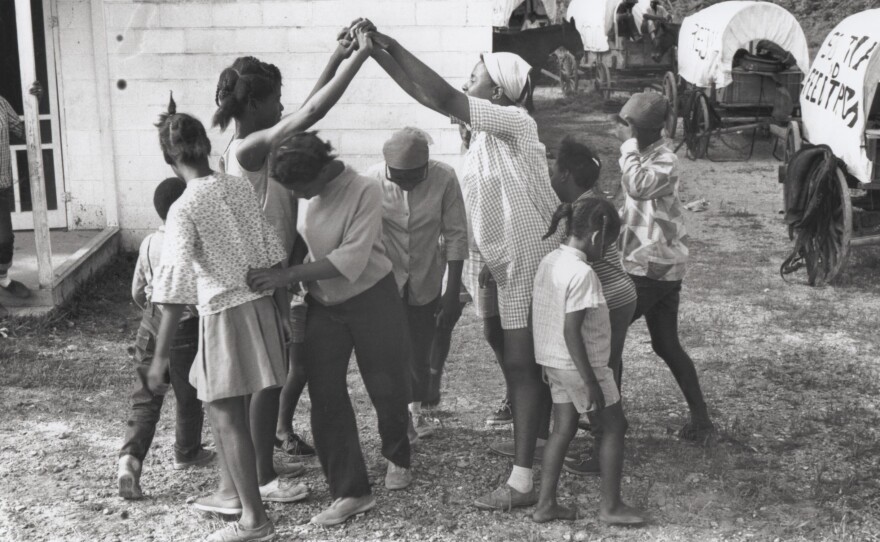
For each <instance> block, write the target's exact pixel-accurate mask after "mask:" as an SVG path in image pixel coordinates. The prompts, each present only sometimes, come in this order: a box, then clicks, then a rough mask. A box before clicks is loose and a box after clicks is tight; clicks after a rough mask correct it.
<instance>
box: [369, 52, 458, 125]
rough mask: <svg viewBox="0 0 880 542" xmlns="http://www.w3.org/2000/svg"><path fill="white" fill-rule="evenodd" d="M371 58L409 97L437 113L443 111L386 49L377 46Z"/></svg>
mask: <svg viewBox="0 0 880 542" xmlns="http://www.w3.org/2000/svg"><path fill="white" fill-rule="evenodd" d="M373 59H374V60H375V61H376V63H377V64H379V66H381V67H382V69H383V70H385V72H386V73H388V75H390V76H391V79H393V80H394V82H395V83H397V84H398V85H399V86H400V88H402V89H403V91H404V92H406V93H407V94H409V95H410V97H411V98H413V99H414V100H415V101H417V102H419V103H420V104H422V105H424V106H425V107H427V108H429V109H433V110H434V111H437V112H438V113H443V111H441V110H440V104H438V103H436V102H435V101H434V99H433V98H432V97H431V96H429V95H428V94H426V93H425V92H424V91H423V90H422V89H421V87H419V86H418V85H416V84H415V83H414V82H413V80H412V79H410V78H409V76H408V75H407V74H406V72H404V71H403V68H401V67H400V64H398V63H397V61H396V60H394V57H393V56H391V55H390V54H389V53H388V51H386V50H384V49H379V48H376V49H374V50H373Z"/></svg>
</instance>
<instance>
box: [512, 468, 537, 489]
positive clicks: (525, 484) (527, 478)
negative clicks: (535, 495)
mask: <svg viewBox="0 0 880 542" xmlns="http://www.w3.org/2000/svg"><path fill="white" fill-rule="evenodd" d="M507 485H509V486H510V487H512V488H513V489H515V490H517V491H519V492H520V493H528V492H529V491H531V490H532V488H533V487H534V483H533V482H532V469H527V468H525V467H517V466H516V465H514V466H513V470H512V471H511V472H510V478H508V479H507Z"/></svg>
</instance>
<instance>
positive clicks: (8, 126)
mask: <svg viewBox="0 0 880 542" xmlns="http://www.w3.org/2000/svg"><path fill="white" fill-rule="evenodd" d="M10 132H12V133H14V134H15V135H17V136H18V137H22V138H23V137H24V123H23V122H22V121H21V118H19V116H18V113H16V112H15V109H13V108H12V106H11V105H9V102H7V101H6V100H5V99H4V98H3V96H0V190H3V189H4V188H9V187H10V186H12V151H11V150H10V149H9V133H10Z"/></svg>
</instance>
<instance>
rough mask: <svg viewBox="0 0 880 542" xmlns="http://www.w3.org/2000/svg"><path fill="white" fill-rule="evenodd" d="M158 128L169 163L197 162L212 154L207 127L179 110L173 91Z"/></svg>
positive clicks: (160, 117)
mask: <svg viewBox="0 0 880 542" xmlns="http://www.w3.org/2000/svg"><path fill="white" fill-rule="evenodd" d="M156 128H158V130H159V147H160V148H161V149H162V155H163V156H164V157H165V162H166V163H167V164H169V165H171V164H174V162H175V161H180V162H184V163H188V164H192V163H196V162H199V161H200V160H204V159H207V157H208V155H209V154H211V140H209V139H208V134H207V133H206V132H205V127H204V126H203V125H202V123H201V122H200V121H199V120H198V119H196V118H195V117H193V116H191V115H188V114H186V113H178V112H177V103H176V102H175V101H174V93H173V92H172V93H170V96H169V98H168V109H167V110H166V111H165V112H164V113H162V114H161V115H159V122H157V123H156Z"/></svg>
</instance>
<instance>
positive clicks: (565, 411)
mask: <svg viewBox="0 0 880 542" xmlns="http://www.w3.org/2000/svg"><path fill="white" fill-rule="evenodd" d="M577 422H578V412H577V410H575V408H574V405H573V404H572V403H563V404H559V403H557V404H556V405H555V409H554V415H553V432H552V433H550V438H548V439H547V445H546V446H545V447H544V458H543V461H542V464H541V492H540V494H539V495H538V506H537V507H536V508H535V512H534V514H532V519H533V520H535V521H536V522H538V523H544V522H547V521H553V520H554V519H563V520H573V519H575V518H576V516H577V513H576V512H575V511H574V510H571V509H568V508H564V507H562V506H559V503H558V502H557V501H556V488H557V486H558V484H559V474H560V473H561V472H562V462H563V461H564V460H565V452H566V451H568V446H569V444H571V440H572V439H573V438H574V435H575V433H576V432H577Z"/></svg>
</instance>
